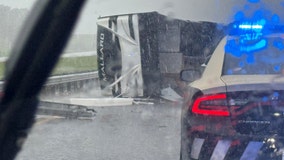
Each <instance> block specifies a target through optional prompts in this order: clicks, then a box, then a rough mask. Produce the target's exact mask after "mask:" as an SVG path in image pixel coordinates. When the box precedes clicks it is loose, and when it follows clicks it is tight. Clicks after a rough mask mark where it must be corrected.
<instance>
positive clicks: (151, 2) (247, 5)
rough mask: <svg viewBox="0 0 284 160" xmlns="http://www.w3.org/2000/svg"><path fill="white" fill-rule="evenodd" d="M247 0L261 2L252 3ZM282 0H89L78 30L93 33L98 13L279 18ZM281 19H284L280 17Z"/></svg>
mask: <svg viewBox="0 0 284 160" xmlns="http://www.w3.org/2000/svg"><path fill="white" fill-rule="evenodd" d="M249 1H260V2H259V3H251V2H249ZM34 2H35V0H0V4H4V5H7V6H10V7H13V8H29V9H32V6H33V3H34ZM283 6H284V0H89V1H88V2H87V4H86V6H85V9H84V10H83V12H82V15H81V19H80V23H79V25H78V27H77V29H76V32H78V33H91V34H93V33H95V32H96V19H97V18H98V17H99V16H106V15H115V14H124V13H136V12H147V11H158V12H160V13H162V14H165V15H168V16H172V17H174V18H179V19H186V20H192V21H213V22H221V23H229V22H231V21H233V20H234V15H235V13H236V12H238V11H240V10H242V11H245V12H249V11H251V10H254V9H255V8H262V9H266V10H267V11H270V12H271V13H274V12H275V13H276V14H278V15H279V16H280V18H281V17H284V16H282V15H283V13H281V12H284V7H283ZM283 19H284V18H283Z"/></svg>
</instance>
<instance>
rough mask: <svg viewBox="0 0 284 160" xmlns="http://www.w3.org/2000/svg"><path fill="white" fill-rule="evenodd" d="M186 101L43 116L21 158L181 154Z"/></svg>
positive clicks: (96, 159)
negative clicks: (79, 116)
mask: <svg viewBox="0 0 284 160" xmlns="http://www.w3.org/2000/svg"><path fill="white" fill-rule="evenodd" d="M180 108H181V107H180V104H171V103H164V104H158V105H134V106H114V107H98V108H96V111H97V114H96V117H95V119H94V120H70V119H63V118H59V117H41V118H38V119H37V122H36V125H35V126H34V128H33V130H32V133H31V134H30V136H29V138H28V140H27V142H26V143H25V145H24V148H23V150H22V152H21V153H20V154H19V155H18V157H17V160H39V159H40V160H54V159H58V160H63V159H64V160H65V159H66V160H77V159H84V160H112V159H115V160H126V159H135V160H144V159H145V160H173V159H178V158H179V149H180Z"/></svg>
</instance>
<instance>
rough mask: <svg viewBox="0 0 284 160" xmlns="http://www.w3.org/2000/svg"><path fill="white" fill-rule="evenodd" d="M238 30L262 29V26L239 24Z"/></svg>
mask: <svg viewBox="0 0 284 160" xmlns="http://www.w3.org/2000/svg"><path fill="white" fill-rule="evenodd" d="M239 28H240V29H262V28H263V26H262V25H258V24H256V25H249V24H241V25H239Z"/></svg>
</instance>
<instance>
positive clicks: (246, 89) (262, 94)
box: [222, 75, 284, 136]
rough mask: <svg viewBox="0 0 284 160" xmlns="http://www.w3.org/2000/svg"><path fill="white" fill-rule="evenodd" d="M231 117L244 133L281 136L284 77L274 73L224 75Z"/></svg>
mask: <svg viewBox="0 0 284 160" xmlns="http://www.w3.org/2000/svg"><path fill="white" fill-rule="evenodd" d="M222 80H223V81H224V83H225V84H226V90H227V101H228V104H229V111H230V114H231V121H232V124H233V126H234V128H235V130H236V131H237V132H238V133H240V134H246V135H276V134H277V135H280V136H284V85H283V84H284V81H283V80H284V79H283V77H282V76H275V75H265V76H258V75H252V76H250V75H242V76H224V77H222Z"/></svg>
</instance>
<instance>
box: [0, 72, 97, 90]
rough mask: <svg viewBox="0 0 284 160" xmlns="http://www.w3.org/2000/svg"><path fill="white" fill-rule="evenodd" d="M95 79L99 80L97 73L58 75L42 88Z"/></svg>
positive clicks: (2, 83)
mask: <svg viewBox="0 0 284 160" xmlns="http://www.w3.org/2000/svg"><path fill="white" fill-rule="evenodd" d="M97 78H99V76H98V72H97V71H95V72H85V73H76V74H68V75H58V76H52V77H50V78H49V79H48V80H47V82H46V83H45V85H44V86H51V85H57V84H63V83H70V82H76V81H83V80H88V79H97ZM3 85H4V82H3V81H0V90H2V89H3Z"/></svg>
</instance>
